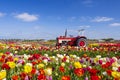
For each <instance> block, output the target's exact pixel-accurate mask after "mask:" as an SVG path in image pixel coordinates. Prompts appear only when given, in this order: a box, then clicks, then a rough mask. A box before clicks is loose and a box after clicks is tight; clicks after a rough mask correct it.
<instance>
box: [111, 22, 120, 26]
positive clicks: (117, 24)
mask: <svg viewBox="0 0 120 80" xmlns="http://www.w3.org/2000/svg"><path fill="white" fill-rule="evenodd" d="M110 26H114V27H116V26H120V23H112V24H110Z"/></svg>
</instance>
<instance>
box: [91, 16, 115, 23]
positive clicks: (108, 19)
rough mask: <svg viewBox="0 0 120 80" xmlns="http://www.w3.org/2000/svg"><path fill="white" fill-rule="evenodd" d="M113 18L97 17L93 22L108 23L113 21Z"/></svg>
mask: <svg viewBox="0 0 120 80" xmlns="http://www.w3.org/2000/svg"><path fill="white" fill-rule="evenodd" d="M111 20H113V18H110V17H95V18H94V19H93V20H91V21H92V22H106V21H111Z"/></svg>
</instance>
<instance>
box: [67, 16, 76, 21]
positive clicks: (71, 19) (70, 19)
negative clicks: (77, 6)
mask: <svg viewBox="0 0 120 80" xmlns="http://www.w3.org/2000/svg"><path fill="white" fill-rule="evenodd" d="M76 19H77V18H76V17H75V16H73V17H70V18H69V21H71V22H72V21H74V20H76Z"/></svg>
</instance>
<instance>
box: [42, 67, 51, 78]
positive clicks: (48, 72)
mask: <svg viewBox="0 0 120 80" xmlns="http://www.w3.org/2000/svg"><path fill="white" fill-rule="evenodd" d="M44 71H45V75H48V76H50V75H52V68H47V69H45V70H44Z"/></svg>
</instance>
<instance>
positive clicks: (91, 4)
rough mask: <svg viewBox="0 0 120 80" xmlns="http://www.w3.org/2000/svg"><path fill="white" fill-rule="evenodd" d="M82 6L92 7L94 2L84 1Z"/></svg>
mask: <svg viewBox="0 0 120 80" xmlns="http://www.w3.org/2000/svg"><path fill="white" fill-rule="evenodd" d="M82 4H83V5H85V6H86V7H92V6H93V1H92V0H83V2H82Z"/></svg>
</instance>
